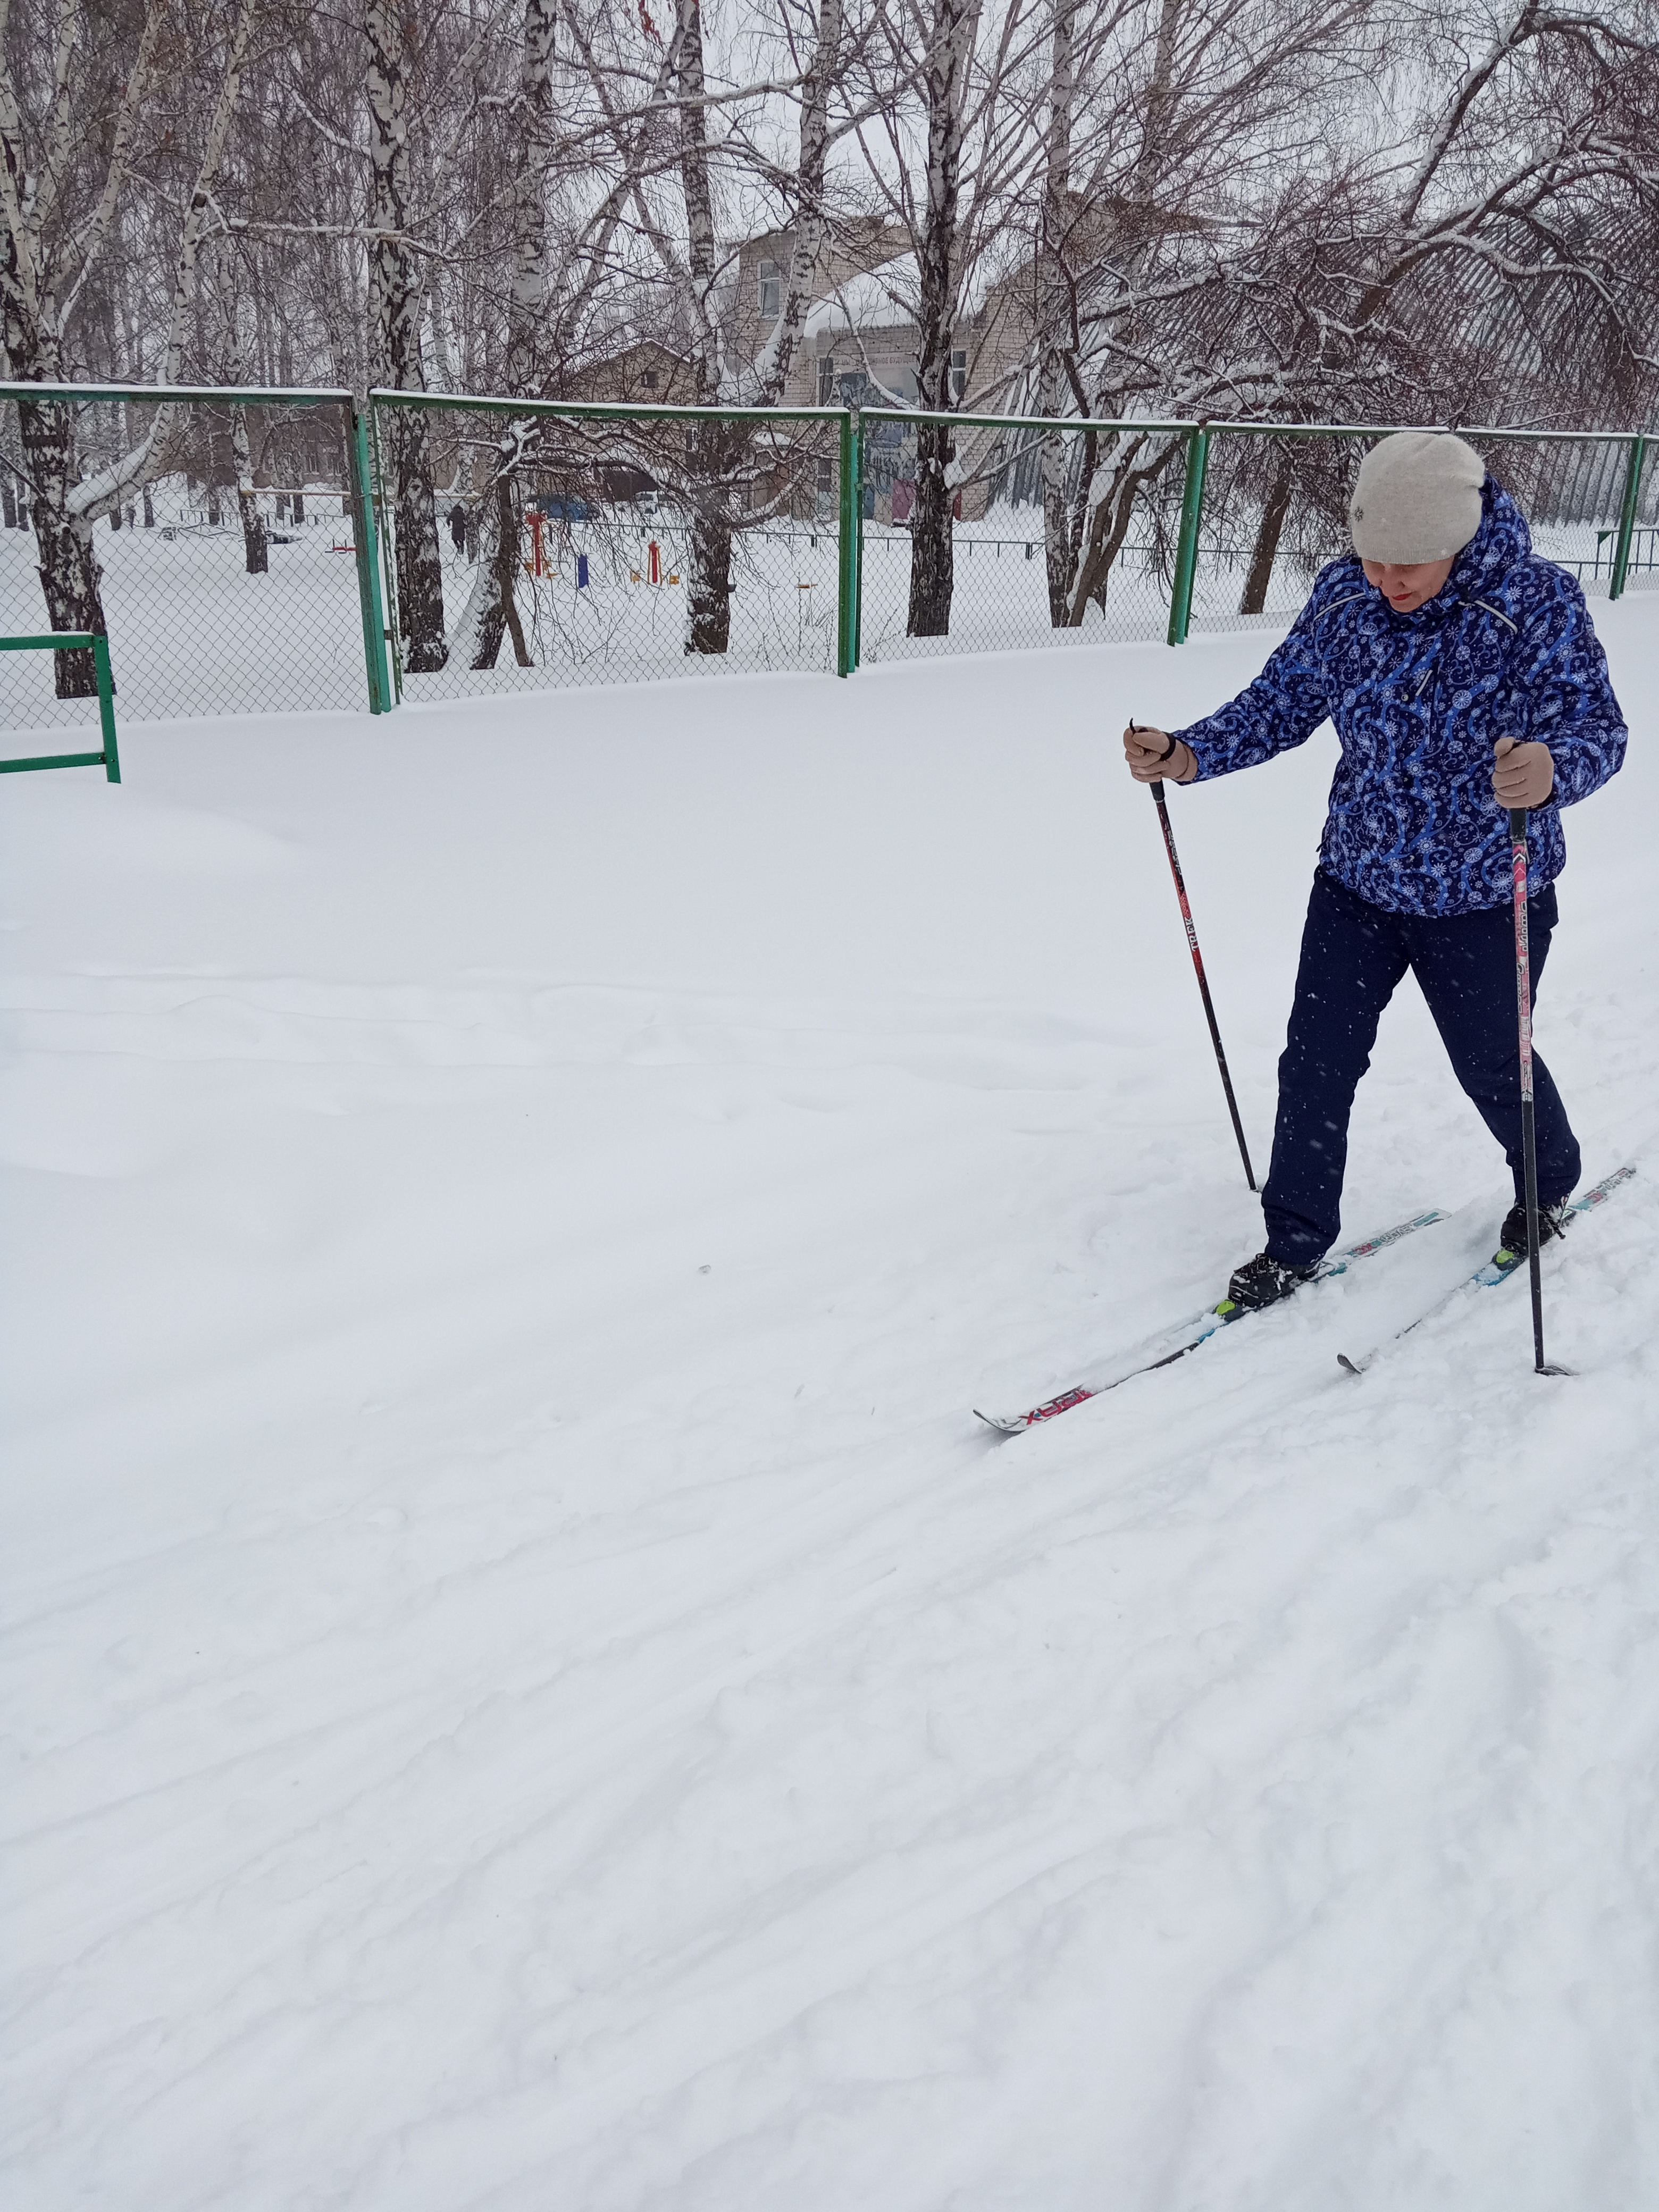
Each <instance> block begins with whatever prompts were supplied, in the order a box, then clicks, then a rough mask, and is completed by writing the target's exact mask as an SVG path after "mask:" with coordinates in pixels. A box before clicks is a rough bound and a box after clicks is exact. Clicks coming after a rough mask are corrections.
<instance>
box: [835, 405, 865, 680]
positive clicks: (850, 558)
mask: <svg viewBox="0 0 1659 2212" xmlns="http://www.w3.org/2000/svg"><path fill="white" fill-rule="evenodd" d="M863 447H864V441H863V437H862V435H861V432H860V422H859V410H858V409H857V408H856V407H849V408H848V410H847V412H846V413H845V414H844V415H843V416H842V418H841V527H840V546H841V560H840V564H839V574H838V576H837V581H836V675H837V676H850V675H851V674H852V673H853V671H854V669H855V668H856V667H857V666H858V665H859V617H860V613H861V611H862V608H861V601H862V599H863V594H864V577H863V568H864V563H863V562H862V560H861V559H860V555H861V553H862V551H863V550H864V483H863V477H864V451H863Z"/></svg>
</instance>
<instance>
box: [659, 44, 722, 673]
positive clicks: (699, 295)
mask: <svg viewBox="0 0 1659 2212" xmlns="http://www.w3.org/2000/svg"><path fill="white" fill-rule="evenodd" d="M672 67H673V78H674V93H675V97H676V99H677V100H678V105H679V134H680V138H679V156H680V189H681V191H683V192H684V196H685V229H686V249H687V251H686V265H687V273H688V275H689V277H690V304H691V309H692V323H691V369H692V386H693V395H694V397H695V398H696V404H698V405H699V406H701V407H712V406H717V405H718V404H719V403H720V400H721V399H722V398H724V397H725V392H724V390H723V386H724V382H725V379H724V376H723V374H722V372H723V369H724V366H725V364H724V359H723V353H724V349H723V346H722V343H721V332H720V324H719V320H718V318H717V315H716V311H715V305H714V282H715V276H716V274H717V270H718V265H719V264H718V261H717V258H716V245H715V239H714V195H713V191H712V190H711V188H710V184H709V175H708V107H707V106H706V105H705V100H704V95H705V82H706V81H705V75H704V66H703V52H702V7H701V4H700V0H675V8H674V45H673V53H672ZM685 442H686V466H687V471H688V474H689V477H690V501H691V544H690V560H689V562H688V568H689V580H688V586H687V590H686V595H685V614H686V632H685V649H686V651H687V653H724V652H725V651H726V647H727V646H728V645H729V644H730V643H731V640H732V511H731V504H730V502H731V468H732V435H731V432H730V431H729V430H728V429H727V428H726V425H725V424H724V423H722V422H693V423H690V424H689V425H688V426H687V433H686V441H685Z"/></svg>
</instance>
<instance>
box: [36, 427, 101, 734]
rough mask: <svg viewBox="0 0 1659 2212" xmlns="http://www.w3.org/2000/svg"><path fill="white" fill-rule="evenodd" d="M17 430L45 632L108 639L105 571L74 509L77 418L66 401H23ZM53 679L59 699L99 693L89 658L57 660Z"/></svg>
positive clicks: (56, 656)
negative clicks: (74, 631) (83, 633)
mask: <svg viewBox="0 0 1659 2212" xmlns="http://www.w3.org/2000/svg"><path fill="white" fill-rule="evenodd" d="M17 427H18V433H19V435H20V436H21V440H22V446H23V471H24V475H25V477H27V482H28V485H29V489H30V492H31V495H32V496H31V498H30V500H29V513H30V519H31V520H33V524H34V543H35V548H36V554H37V558H38V560H39V562H40V591H41V595H42V597H43V598H44V599H45V600H46V627H47V628H48V629H78V630H90V631H92V632H94V634H95V635H98V636H100V637H101V636H104V635H107V631H106V623H105V621H104V602H103V599H102V596H101V594H100V591H99V588H98V585H99V579H100V574H101V573H102V571H101V569H100V566H99V563H98V562H97V560H96V559H95V558H94V554H93V547H92V525H91V523H90V522H88V521H87V520H84V518H83V517H82V516H80V515H77V514H76V513H73V512H72V511H71V509H70V491H71V489H72V488H73V484H74V473H75V459H74V454H75V423H74V416H73V412H72V410H71V409H70V407H69V405H68V404H67V403H66V402H65V401H64V400H61V399H40V400H30V399H20V400H19V401H18V403H17ZM52 671H53V679H54V689H55V690H56V691H57V694H58V697H59V698H60V699H90V698H91V697H92V696H93V695H94V692H95V691H96V690H97V689H98V679H97V672H96V670H95V668H94V663H93V658H92V655H91V653H88V652H86V651H81V652H77V653H54V654H53V655H52Z"/></svg>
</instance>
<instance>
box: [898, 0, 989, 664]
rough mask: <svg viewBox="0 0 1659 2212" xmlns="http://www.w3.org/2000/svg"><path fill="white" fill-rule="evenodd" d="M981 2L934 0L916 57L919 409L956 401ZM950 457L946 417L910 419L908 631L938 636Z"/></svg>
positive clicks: (951, 555)
mask: <svg viewBox="0 0 1659 2212" xmlns="http://www.w3.org/2000/svg"><path fill="white" fill-rule="evenodd" d="M979 13H980V0H935V6H934V10H933V27H932V32H931V34H930V36H929V38H928V41H927V54H926V56H925V58H924V62H923V68H922V81H923V86H924V89H925V92H926V96H927V194H926V205H925V212H924V216H923V221H922V234H921V245H920V251H919V252H918V256H917V258H918V261H919V263H920V264H921V288H920V301H919V307H918V312H917V348H916V385H917V392H918V396H919V400H920V404H921V407H922V408H923V409H925V410H931V411H934V412H941V411H943V410H945V409H948V408H950V407H951V406H952V405H953V404H954V395H953V394H952V392H951V347H952V345H953V343H954V341H955V337H956V324H957V275H958V271H957V265H956V257H957V197H958V194H959V191H960V189H961V182H962V146H963V114H964V112H965V109H966V106H967V90H968V76H969V64H970V63H971V61H972V59H973V53H974V41H975V37H976V36H977V33H978V29H979ZM954 459H956V441H955V438H954V436H953V435H952V432H951V427H950V425H949V424H948V423H938V422H934V423H926V422H924V423H918V425H917V426H916V500H915V507H913V509H912V510H911V516H910V607H909V613H908V619H907V623H906V628H907V630H908V634H909V635H910V636H912V637H944V636H945V635H947V633H948V632H949V630H950V627H951V596H952V593H953V591H954V588H955V583H956V549H955V544H954V538H953V533H952V531H951V522H952V520H953V517H952V515H951V505H952V502H953V501H954V498H955V486H954V485H953V484H952V483H951V479H950V477H949V475H948V473H947V471H948V470H949V468H950V465H951V462H952V461H953V460H954Z"/></svg>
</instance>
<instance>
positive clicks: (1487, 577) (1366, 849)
mask: <svg viewBox="0 0 1659 2212" xmlns="http://www.w3.org/2000/svg"><path fill="white" fill-rule="evenodd" d="M1481 505H1482V508H1483V513H1482V515H1481V521H1480V529H1479V530H1478V531H1477V532H1475V534H1474V537H1473V538H1471V539H1470V541H1469V543H1468V544H1467V545H1466V546H1465V547H1464V548H1463V550H1462V552H1461V553H1460V554H1459V555H1458V556H1457V559H1456V562H1455V563H1454V565H1453V568H1452V572H1451V574H1450V575H1449V577H1448V579H1447V580H1446V582H1445V584H1444V585H1443V586H1442V588H1441V589H1440V591H1439V592H1437V593H1436V595H1435V597H1434V598H1433V599H1431V600H1429V601H1428V603H1427V604H1426V605H1424V606H1421V607H1419V609H1418V610H1417V611H1416V612H1415V613H1414V614H1409V615H1397V614H1396V613H1395V611H1394V609H1393V608H1392V607H1391V606H1390V605H1389V603H1388V601H1387V600H1386V599H1384V598H1383V594H1382V593H1381V592H1378V591H1375V590H1373V588H1372V587H1371V586H1370V585H1369V584H1368V583H1367V582H1366V581H1365V578H1364V571H1363V570H1362V569H1361V568H1360V565H1359V562H1358V559H1357V558H1356V557H1354V556H1352V555H1350V556H1348V557H1347V558H1346V560H1342V561H1333V562H1331V564H1330V566H1329V567H1328V568H1324V569H1322V570H1321V572H1320V574H1319V576H1318V578H1317V580H1316V582H1315V585H1314V588H1313V595H1312V597H1311V598H1310V599H1309V601H1308V604H1307V605H1306V606H1305V607H1304V609H1303V610H1302V612H1301V613H1300V614H1299V615H1298V616H1297V619H1296V625H1295V627H1294V629H1292V630H1291V634H1290V635H1289V636H1288V637H1287V638H1286V639H1285V641H1284V643H1283V644H1282V645H1281V646H1280V647H1279V648H1278V650H1277V651H1276V652H1275V653H1273V656H1272V658H1271V659H1269V661H1268V663H1267V666H1266V667H1265V668H1264V669H1263V670H1262V671H1261V675H1260V676H1258V677H1257V678H1256V679H1255V683H1254V684H1251V685H1250V686H1249V690H1245V691H1241V692H1240V693H1239V695H1238V696H1237V699H1234V700H1233V701H1231V702H1230V703H1229V704H1228V705H1227V706H1225V707H1223V708H1221V709H1220V710H1219V711H1218V713H1216V714H1210V715H1207V716H1206V718H1205V720H1203V721H1201V722H1194V724H1193V726H1192V727H1191V728H1190V729H1188V730H1180V731H1177V732H1176V735H1177V736H1178V737H1180V738H1183V739H1184V740H1185V741H1186V743H1187V744H1189V745H1190V746H1191V747H1192V749H1193V751H1194V755H1195V756H1196V757H1197V761H1198V780H1200V781H1202V780H1204V779H1205V778H1207V777H1209V776H1212V775H1228V774H1230V773H1231V770H1233V769H1239V768H1254V767H1255V765H1256V763H1258V762H1260V761H1265V760H1270V759H1271V758H1272V757H1273V755H1274V754H1275V753H1282V752H1285V751H1287V750H1289V749H1290V747H1291V746H1292V745H1299V744H1304V743H1305V742H1306V740H1307V739H1308V738H1309V737H1310V736H1311V735H1312V733H1313V732H1314V731H1315V730H1316V728H1317V727H1318V726H1319V724H1320V723H1321V722H1322V721H1323V720H1325V718H1326V717H1327V715H1328V716H1329V717H1330V719H1331V720H1332V721H1333V722H1334V724H1335V725H1336V732H1337V735H1338V737H1339V738H1340V739H1341V743H1342V758H1341V760H1340V763H1339V764H1338V767H1337V771H1336V775H1335V778H1334V781H1333V782H1332V784H1331V799H1330V812H1329V814H1328V817H1326V822H1325V835H1324V836H1323V838H1322V841H1321V843H1320V848H1319V853H1320V861H1321V864H1322V866H1323V867H1324V868H1325V869H1326V870H1327V871H1328V872H1329V873H1330V874H1331V875H1333V876H1334V877H1335V878H1337V880H1338V882H1339V883H1342V884H1346V885H1347V887H1348V889H1349V890H1352V891H1357V892H1358V895H1359V896H1360V897H1361V898H1364V899H1369V900H1370V902H1371V903H1372V905H1374V906H1380V907H1387V908H1390V909H1391V910H1392V911H1394V912H1395V913H1401V914H1433V915H1450V914H1468V913H1470V912H1472V911H1474V909H1475V908H1479V907H1489V906H1503V905H1506V904H1507V903H1508V902H1509V900H1510V896H1512V893H1511V886H1510V846H1509V823H1508V817H1506V815H1505V814H1504V810H1503V809H1502V807H1500V806H1499V805H1498V801H1497V800H1496V799H1494V798H1493V796H1492V746H1493V744H1494V743H1495V742H1496V741H1497V739H1498V738H1504V737H1515V738H1522V739H1537V740H1540V741H1541V742H1542V743H1543V744H1547V746H1548V747H1549V749H1550V756H1551V758H1552V759H1553V761H1554V763H1555V789H1554V792H1553V795H1552V797H1551V799H1550V802H1549V804H1548V805H1547V806H1541V807H1540V808H1539V809H1538V811H1536V812H1535V813H1534V815H1533V817H1532V818H1531V821H1530V823H1528V833H1527V850H1528V869H1529V880H1530V882H1531V884H1532V885H1533V887H1534V890H1539V889H1541V888H1542V887H1543V885H1544V884H1547V883H1552V882H1553V881H1554V879H1555V878H1556V877H1557V876H1559V874H1560V872H1561V870H1562V869H1563V867H1564V866H1565V865H1566V857H1567V855H1566V845H1565V840H1564V839H1563V837H1562V835H1561V808H1562V807H1563V806H1571V805H1572V804H1573V803H1574V801H1575V800H1577V799H1588V798H1589V794H1590V793H1591V792H1593V791H1595V790H1597V789H1599V788H1600V787H1601V785H1602V784H1604V783H1605V782H1606V781H1607V778H1608V777H1609V776H1610V775H1613V774H1615V773H1616V772H1617V770H1618V769H1619V767H1620V763H1622V762H1623V760H1624V757H1625V738H1626V731H1625V720H1624V717H1623V715H1622V714H1620V711H1619V702H1618V701H1617V700H1616V699H1615V698H1614V697H1613V689H1612V686H1611V685H1610V684H1609V683H1608V681H1607V658H1606V655H1605V654H1604V653H1602V650H1601V642H1600V641H1599V640H1598V639H1597V637H1596V635H1595V630H1594V629H1593V628H1592V627H1591V624H1590V618H1589V608H1588V607H1587V606H1586V605H1585V604H1584V595H1583V592H1582V591H1580V589H1579V588H1578V585H1577V580H1575V579H1574V578H1573V577H1571V576H1570V575H1569V574H1567V572H1566V571H1565V569H1564V568H1557V567H1556V566H1555V564H1554V562H1550V561H1545V560H1542V559H1541V558H1540V557H1539V556H1537V555H1536V554H1534V551H1533V550H1532V538H1531V536H1530V534H1529V532H1528V529H1527V526H1526V522H1525V520H1524V518H1523V517H1522V513H1521V510H1520V509H1519V507H1516V504H1515V501H1513V500H1512V499H1511V498H1510V495H1509V494H1508V493H1507V492H1506V491H1504V490H1501V489H1499V488H1498V485H1497V484H1495V483H1493V482H1492V478H1491V477H1487V479H1486V486H1485V489H1484V490H1483V491H1482V493H1481Z"/></svg>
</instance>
